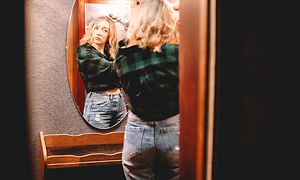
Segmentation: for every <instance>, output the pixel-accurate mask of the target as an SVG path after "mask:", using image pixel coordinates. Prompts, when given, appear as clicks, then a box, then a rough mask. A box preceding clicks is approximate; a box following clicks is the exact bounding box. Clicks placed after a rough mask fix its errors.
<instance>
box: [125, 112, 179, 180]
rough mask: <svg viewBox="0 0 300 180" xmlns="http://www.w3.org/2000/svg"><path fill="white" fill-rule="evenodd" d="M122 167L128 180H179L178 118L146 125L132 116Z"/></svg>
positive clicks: (129, 117) (127, 126) (146, 123)
mask: <svg viewBox="0 0 300 180" xmlns="http://www.w3.org/2000/svg"><path fill="white" fill-rule="evenodd" d="M122 165H123V170H124V174H125V177H126V179H127V180H134V179H135V180H145V179H147V180H148V179H149V180H150V179H151V180H152V179H155V180H158V179H160V180H169V179H172V180H175V179H179V114H178V115H175V116H173V117H170V118H168V119H165V120H162V121H150V122H145V121H142V120H141V119H140V118H139V117H137V116H136V115H134V114H133V113H132V112H129V115H128V119H127V124H126V126H125V137H124V147H123V155H122Z"/></svg>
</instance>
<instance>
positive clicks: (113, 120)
mask: <svg viewBox="0 0 300 180" xmlns="http://www.w3.org/2000/svg"><path fill="white" fill-rule="evenodd" d="M126 115H127V110H126V104H125V99H124V97H123V95H122V94H107V93H97V92H89V93H88V94H87V96H86V98H85V104H84V110H83V117H84V118H85V120H86V121H87V122H88V123H89V124H90V125H92V126H94V127H96V128H99V129H108V128H111V127H114V126H116V125H118V124H119V123H120V122H121V121H122V120H123V119H124V118H125V117H126Z"/></svg>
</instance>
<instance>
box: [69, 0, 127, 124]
mask: <svg viewBox="0 0 300 180" xmlns="http://www.w3.org/2000/svg"><path fill="white" fill-rule="evenodd" d="M130 9H131V1H130V0H75V1H74V4H73V8H72V11H71V14H70V17H69V24H68V31H67V43H66V56H67V57H66V61H67V62H66V63H67V73H68V81H69V87H70V91H71V95H72V98H73V101H74V104H75V106H76V107H77V109H78V111H79V112H80V114H81V115H83V110H84V104H85V99H86V96H87V91H86V89H85V85H84V82H83V79H82V77H81V75H80V72H79V70H78V65H77V62H76V55H77V54H76V50H77V48H78V47H79V46H80V39H81V38H82V37H83V36H84V34H85V33H86V32H87V28H88V26H89V23H90V22H91V21H92V20H94V19H95V18H97V17H99V16H108V17H110V19H112V20H113V22H114V24H115V28H116V35H117V42H118V41H120V40H121V39H123V38H124V37H125V33H126V28H127V26H128V23H129V17H130ZM82 117H83V116H82ZM83 119H84V120H85V121H86V122H87V124H88V125H91V126H92V127H94V128H97V129H111V128H114V127H118V125H119V124H120V123H121V122H122V120H121V121H116V122H115V123H111V124H110V125H109V126H105V127H102V126H97V125H95V124H93V123H90V122H89V121H88V120H87V119H85V118H84V117H83Z"/></svg>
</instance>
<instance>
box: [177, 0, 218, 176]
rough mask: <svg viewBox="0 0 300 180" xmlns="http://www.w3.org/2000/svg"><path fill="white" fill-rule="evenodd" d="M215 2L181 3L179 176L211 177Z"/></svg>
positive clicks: (191, 0)
mask: <svg viewBox="0 0 300 180" xmlns="http://www.w3.org/2000/svg"><path fill="white" fill-rule="evenodd" d="M215 55H216V1H215V0H184V1H181V2H180V51H179V76H180V77H179V79H180V83H179V91H180V95H179V100H180V177H181V179H182V180H185V179H190V180H192V179H197V180H204V179H205V180H211V179H212V158H213V157H212V154H213V149H212V148H213V126H214V97H215V59H216V57H215Z"/></svg>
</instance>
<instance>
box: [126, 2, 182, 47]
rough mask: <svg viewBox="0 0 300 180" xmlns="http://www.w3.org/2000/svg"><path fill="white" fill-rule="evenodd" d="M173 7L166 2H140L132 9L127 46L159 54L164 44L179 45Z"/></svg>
mask: <svg viewBox="0 0 300 180" xmlns="http://www.w3.org/2000/svg"><path fill="white" fill-rule="evenodd" d="M176 23H177V22H176V19H175V16H174V9H173V6H172V5H171V4H170V3H169V2H168V1H167V0H141V1H139V3H138V4H137V5H136V6H134V7H133V8H132V14H131V18H130V24H129V27H128V31H127V39H128V46H130V45H138V47H140V48H149V49H150V50H151V51H154V52H159V51H160V50H161V47H162V46H163V45H164V44H169V43H175V44H178V43H179V32H178V29H177V28H176Z"/></svg>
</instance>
